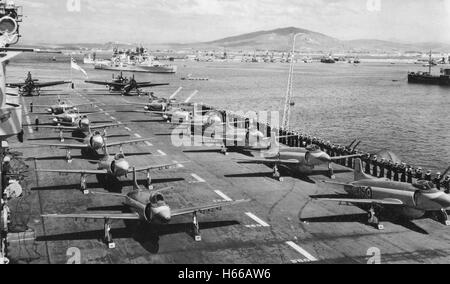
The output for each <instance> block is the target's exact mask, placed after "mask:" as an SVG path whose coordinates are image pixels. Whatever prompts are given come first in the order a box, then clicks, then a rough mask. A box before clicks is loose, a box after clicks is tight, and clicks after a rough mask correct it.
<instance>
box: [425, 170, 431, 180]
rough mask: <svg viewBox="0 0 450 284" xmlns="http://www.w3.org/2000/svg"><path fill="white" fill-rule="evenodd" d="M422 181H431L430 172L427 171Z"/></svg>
mask: <svg viewBox="0 0 450 284" xmlns="http://www.w3.org/2000/svg"><path fill="white" fill-rule="evenodd" d="M424 180H426V181H431V171H427V173H426V174H425V178H424Z"/></svg>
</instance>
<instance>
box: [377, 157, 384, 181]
mask: <svg viewBox="0 0 450 284" xmlns="http://www.w3.org/2000/svg"><path fill="white" fill-rule="evenodd" d="M379 165H380V175H379V176H378V177H380V178H384V176H385V170H386V159H385V158H382V159H381V162H380V163H379Z"/></svg>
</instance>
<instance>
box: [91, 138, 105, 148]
mask: <svg viewBox="0 0 450 284" xmlns="http://www.w3.org/2000/svg"><path fill="white" fill-rule="evenodd" d="M103 144H104V141H103V137H101V136H94V138H93V139H92V148H94V150H99V149H101V148H102V147H103Z"/></svg>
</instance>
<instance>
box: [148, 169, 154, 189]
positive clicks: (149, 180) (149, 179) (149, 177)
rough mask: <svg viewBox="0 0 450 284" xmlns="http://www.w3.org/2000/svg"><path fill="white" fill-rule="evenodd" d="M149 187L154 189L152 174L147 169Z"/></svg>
mask: <svg viewBox="0 0 450 284" xmlns="http://www.w3.org/2000/svg"><path fill="white" fill-rule="evenodd" d="M147 188H148V190H153V189H154V187H153V185H152V176H151V174H150V171H147Z"/></svg>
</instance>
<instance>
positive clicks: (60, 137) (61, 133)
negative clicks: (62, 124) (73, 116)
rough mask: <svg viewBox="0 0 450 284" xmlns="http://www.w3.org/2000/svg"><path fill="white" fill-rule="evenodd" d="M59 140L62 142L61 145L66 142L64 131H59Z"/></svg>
mask: <svg viewBox="0 0 450 284" xmlns="http://www.w3.org/2000/svg"><path fill="white" fill-rule="evenodd" d="M59 140H60V141H61V143H63V142H64V133H63V131H62V130H60V131H59Z"/></svg>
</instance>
